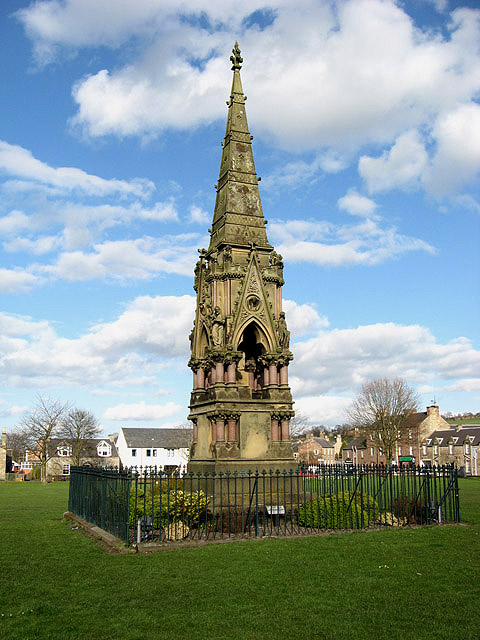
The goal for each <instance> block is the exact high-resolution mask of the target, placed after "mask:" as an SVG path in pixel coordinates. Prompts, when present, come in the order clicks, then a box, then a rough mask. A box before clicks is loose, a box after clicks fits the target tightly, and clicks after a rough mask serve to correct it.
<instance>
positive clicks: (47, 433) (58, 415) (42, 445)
mask: <svg viewBox="0 0 480 640" xmlns="http://www.w3.org/2000/svg"><path fill="white" fill-rule="evenodd" d="M67 411H68V405H67V404H62V403H61V402H60V401H58V400H50V399H49V398H44V397H42V396H37V405H36V407H35V408H34V409H33V411H32V412H31V413H29V414H27V415H26V416H24V417H23V418H22V420H21V421H20V432H21V434H22V437H23V439H24V442H25V446H26V448H27V449H28V450H29V451H31V452H32V453H34V454H35V455H36V456H37V458H38V459H39V460H40V466H41V477H42V482H44V483H46V482H47V462H48V461H49V460H50V458H51V457H52V456H53V455H55V453H56V452H55V451H52V449H51V447H50V440H51V439H52V438H55V437H56V436H58V435H59V434H60V429H61V426H62V422H63V419H64V417H65V414H66V412H67Z"/></svg>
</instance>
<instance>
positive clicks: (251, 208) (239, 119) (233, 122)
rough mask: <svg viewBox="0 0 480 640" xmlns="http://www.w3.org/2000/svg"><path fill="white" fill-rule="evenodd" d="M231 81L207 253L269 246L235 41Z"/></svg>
mask: <svg viewBox="0 0 480 640" xmlns="http://www.w3.org/2000/svg"><path fill="white" fill-rule="evenodd" d="M230 60H231V61H232V63H233V64H232V71H233V81H232V91H231V94H230V100H228V102H227V105H228V116H227V127H226V131H225V138H224V141H223V142H222V147H223V151H222V159H221V162H220V172H219V176H218V183H217V184H216V185H215V187H216V189H217V198H216V202H215V212H214V215H213V225H212V230H211V238H210V246H209V251H211V250H213V249H216V248H217V247H218V246H219V245H221V244H222V243H227V244H230V245H243V246H248V245H249V243H251V242H255V243H256V244H257V245H258V246H264V247H269V248H270V245H269V244H268V240H267V233H266V231H265V220H264V218H263V211H262V203H261V201H260V193H259V190H258V182H259V178H258V177H257V174H256V172H255V164H254V162H253V153H252V136H251V135H250V132H249V130H248V123H247V113H246V110H245V101H246V99H247V98H246V96H245V95H244V93H243V89H242V80H241V78H240V69H241V66H242V64H241V63H242V62H243V58H242V57H241V56H240V49H239V48H238V42H235V47H234V48H233V51H232V56H231V57H230Z"/></svg>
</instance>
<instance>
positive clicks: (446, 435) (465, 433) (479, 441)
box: [427, 424, 480, 447]
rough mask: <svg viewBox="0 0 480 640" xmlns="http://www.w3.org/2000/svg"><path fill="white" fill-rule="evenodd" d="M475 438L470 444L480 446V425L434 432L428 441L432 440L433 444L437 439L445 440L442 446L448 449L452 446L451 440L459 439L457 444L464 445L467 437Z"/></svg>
mask: <svg viewBox="0 0 480 640" xmlns="http://www.w3.org/2000/svg"><path fill="white" fill-rule="evenodd" d="M472 436H473V442H472V441H471V440H470V444H473V445H474V446H477V445H480V424H469V425H466V426H465V427H463V426H460V427H458V428H457V427H455V426H452V428H451V429H440V430H439V431H434V432H433V433H432V434H431V435H429V436H428V438H427V440H431V443H432V444H433V442H434V440H435V439H436V438H438V439H440V438H443V440H442V442H441V444H440V446H441V447H446V446H447V445H448V444H450V440H451V439H452V438H458V440H457V442H456V443H455V444H457V445H460V446H461V445H464V444H465V440H466V438H467V437H472Z"/></svg>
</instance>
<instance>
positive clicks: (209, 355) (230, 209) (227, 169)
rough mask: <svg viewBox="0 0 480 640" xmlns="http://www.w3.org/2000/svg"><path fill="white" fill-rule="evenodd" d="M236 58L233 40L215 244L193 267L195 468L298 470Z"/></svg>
mask: <svg viewBox="0 0 480 640" xmlns="http://www.w3.org/2000/svg"><path fill="white" fill-rule="evenodd" d="M239 60H241V58H240V51H239V49H238V45H236V46H235V49H234V55H233V56H232V61H233V62H234V65H233V67H232V69H233V83H232V91H231V97H230V101H229V103H228V116H227V127H226V132H225V139H224V141H223V144H222V146H223V151H222V158H221V162H220V172H219V179H218V184H217V185H216V188H217V198H216V202H215V211H214V215H213V224H212V229H211V236H210V244H209V248H208V250H205V249H202V250H199V254H200V256H199V260H198V262H197V265H196V267H195V283H194V289H195V291H196V292H197V308H196V313H195V324H194V327H193V330H192V333H191V335H190V339H191V359H190V362H189V365H190V367H191V369H192V371H193V373H194V384H193V390H192V394H191V399H190V415H189V418H190V419H191V420H192V421H193V422H194V425H195V428H194V436H195V437H194V443H193V446H192V448H191V453H190V462H189V471H193V472H198V471H201V472H204V471H216V472H220V471H228V470H230V471H234V470H235V471H239V472H241V471H247V470H252V471H255V470H256V469H259V470H263V469H266V470H273V471H275V470H277V469H280V470H289V469H293V468H296V464H295V463H294V459H293V452H292V447H291V443H290V439H289V436H288V421H289V420H290V418H291V417H292V416H293V411H292V405H293V402H292V396H291V393H290V388H289V386H288V375H287V367H288V363H289V362H290V360H292V358H293V355H292V354H291V352H290V349H289V336H290V333H289V331H288V329H287V327H286V322H285V314H284V313H283V311H282V294H281V288H282V285H283V283H284V280H283V261H282V257H281V256H280V255H279V254H277V253H276V252H275V251H274V250H273V247H272V246H271V245H270V244H269V242H268V238H267V233H266V228H265V226H266V222H265V220H264V217H263V211H262V204H261V200H260V193H259V189H258V182H259V178H258V177H257V175H256V171H255V163H254V160H253V153H252V144H251V136H250V133H249V130H248V124H247V116H246V111H245V99H246V98H245V96H244V95H243V89H242V84H241V79H240V68H241V64H240V62H239Z"/></svg>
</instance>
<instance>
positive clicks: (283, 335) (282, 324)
mask: <svg viewBox="0 0 480 640" xmlns="http://www.w3.org/2000/svg"><path fill="white" fill-rule="evenodd" d="M277 337H278V344H279V345H280V346H281V347H282V348H283V349H288V347H289V345H290V331H289V330H288V329H287V321H286V320H285V312H284V311H281V312H280V317H279V319H278V322H277Z"/></svg>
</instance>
